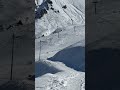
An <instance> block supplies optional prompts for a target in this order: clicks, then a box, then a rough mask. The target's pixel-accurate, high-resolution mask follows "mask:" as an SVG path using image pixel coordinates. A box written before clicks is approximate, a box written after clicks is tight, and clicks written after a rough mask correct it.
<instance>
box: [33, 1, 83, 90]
mask: <svg viewBox="0 0 120 90" xmlns="http://www.w3.org/2000/svg"><path fill="white" fill-rule="evenodd" d="M36 1H37V0H36ZM43 1H44V0H43ZM51 1H52V2H53V7H54V9H55V10H59V11H60V13H59V14H56V13H54V12H53V11H52V10H48V11H47V12H48V13H47V14H45V15H43V17H42V18H41V19H37V20H36V21H35V28H36V31H35V35H36V40H35V61H36V65H37V67H36V69H35V70H37V76H36V78H35V89H36V90H85V73H84V72H81V71H76V70H75V69H73V68H71V67H68V66H66V65H65V63H64V61H59V60H58V61H52V60H47V59H48V58H51V57H54V55H55V54H56V53H58V52H60V51H62V50H64V49H68V48H70V49H72V48H73V49H74V47H84V46H85V42H84V41H85V28H84V19H85V18H84V5H83V4H84V1H83V0H82V1H76V2H75V1H73V0H61V1H59V0H51ZM41 3H42V0H40V2H39V4H41ZM63 5H67V9H66V10H63V9H62V6H63ZM58 28H59V29H61V30H62V31H60V32H59V36H58V33H54V34H53V32H54V31H56V30H57V29H58ZM42 35H45V37H41V36H42ZM69 60H70V58H69ZM81 65H82V63H81ZM39 68H40V69H39Z"/></svg>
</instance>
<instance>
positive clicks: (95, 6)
mask: <svg viewBox="0 0 120 90" xmlns="http://www.w3.org/2000/svg"><path fill="white" fill-rule="evenodd" d="M92 3H93V4H94V10H95V14H97V3H98V1H94V2H92Z"/></svg>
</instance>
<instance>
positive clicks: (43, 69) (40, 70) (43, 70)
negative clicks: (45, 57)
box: [35, 62, 60, 78]
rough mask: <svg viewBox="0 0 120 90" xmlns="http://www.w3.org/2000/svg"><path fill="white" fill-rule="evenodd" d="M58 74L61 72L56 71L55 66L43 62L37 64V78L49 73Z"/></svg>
mask: <svg viewBox="0 0 120 90" xmlns="http://www.w3.org/2000/svg"><path fill="white" fill-rule="evenodd" d="M57 72H60V70H58V69H56V68H55V67H53V66H50V65H48V64H46V63H43V62H35V78H37V77H39V76H42V75H44V74H47V73H51V74H55V73H57Z"/></svg>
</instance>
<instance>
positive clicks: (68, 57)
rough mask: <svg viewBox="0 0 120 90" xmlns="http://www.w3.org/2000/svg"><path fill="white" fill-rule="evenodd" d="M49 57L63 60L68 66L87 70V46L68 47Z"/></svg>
mask: <svg viewBox="0 0 120 90" xmlns="http://www.w3.org/2000/svg"><path fill="white" fill-rule="evenodd" d="M48 59H49V60H51V61H60V62H63V63H64V64H65V65H66V66H68V67H71V68H73V69H75V70H77V71H82V72H85V47H81V46H77V47H72V48H66V49H63V50H62V51H60V52H58V53H57V54H56V55H54V56H53V57H51V58H48Z"/></svg>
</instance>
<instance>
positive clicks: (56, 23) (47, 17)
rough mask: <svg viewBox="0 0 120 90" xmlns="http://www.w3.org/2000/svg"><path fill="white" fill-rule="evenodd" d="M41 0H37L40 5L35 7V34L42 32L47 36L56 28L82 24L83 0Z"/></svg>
mask: <svg viewBox="0 0 120 90" xmlns="http://www.w3.org/2000/svg"><path fill="white" fill-rule="evenodd" d="M41 2H42V1H41V0H39V3H40V5H37V9H36V21H35V22H36V23H35V28H36V29H35V30H36V31H35V33H36V34H39V33H41V32H43V34H45V36H47V35H49V34H51V33H52V32H54V31H55V30H56V29H57V28H62V29H64V28H66V27H68V26H71V25H76V26H77V25H78V26H79V25H81V24H83V25H84V21H85V18H84V16H85V15H84V0H80V1H78V0H74V1H72V0H51V1H50V0H43V2H42V3H41ZM38 18H40V19H38ZM46 31H47V32H46Z"/></svg>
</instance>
